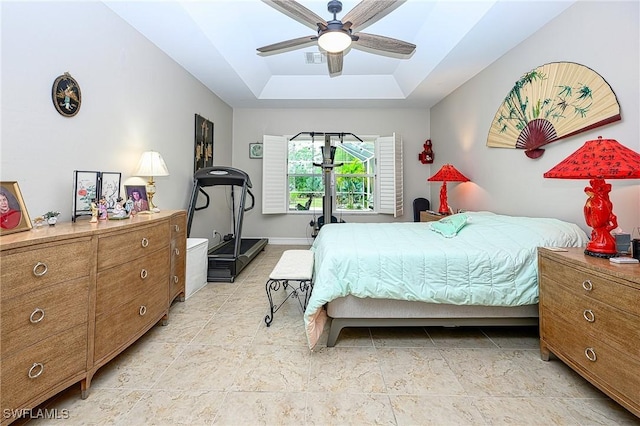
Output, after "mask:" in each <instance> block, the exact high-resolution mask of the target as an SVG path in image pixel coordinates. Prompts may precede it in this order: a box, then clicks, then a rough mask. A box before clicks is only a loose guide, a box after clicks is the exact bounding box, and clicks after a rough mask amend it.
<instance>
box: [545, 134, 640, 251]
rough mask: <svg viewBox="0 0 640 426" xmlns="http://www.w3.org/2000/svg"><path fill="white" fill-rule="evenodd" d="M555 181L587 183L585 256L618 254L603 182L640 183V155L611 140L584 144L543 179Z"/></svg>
mask: <svg viewBox="0 0 640 426" xmlns="http://www.w3.org/2000/svg"><path fill="white" fill-rule="evenodd" d="M543 176H544V177H545V178H556V179H590V180H589V185H590V186H588V187H586V188H585V189H584V192H585V193H586V194H587V196H588V198H587V202H586V204H585V205H584V219H585V221H586V222H587V225H588V226H590V227H591V228H592V231H591V241H589V243H588V244H587V247H586V249H585V251H584V253H585V254H587V255H589V256H595V257H603V258H609V257H614V256H615V255H616V254H617V250H616V240H615V238H614V237H613V236H612V235H611V231H612V230H613V229H616V228H617V227H618V218H617V217H616V215H615V214H613V204H612V203H611V200H609V192H611V184H608V183H606V182H605V181H604V180H605V179H640V154H638V153H637V152H635V151H633V150H631V149H629V148H627V147H625V146H623V145H621V144H620V143H618V141H616V140H614V139H602V137H601V136H600V137H598V139H597V140H591V141H587V142H586V143H585V144H584V145H583V146H582V147H581V148H580V149H578V150H577V151H576V152H574V153H573V154H571V155H570V156H569V157H567V158H565V159H564V160H562V161H561V162H560V163H559V164H558V165H556V166H555V167H554V168H552V169H551V170H549V171H548V172H546V173H545V174H544V175H543Z"/></svg>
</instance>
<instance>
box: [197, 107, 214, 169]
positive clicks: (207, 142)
mask: <svg viewBox="0 0 640 426" xmlns="http://www.w3.org/2000/svg"><path fill="white" fill-rule="evenodd" d="M211 166H213V122H212V121H209V120H207V119H206V118H204V117H202V116H200V115H198V114H196V119H195V145H194V153H193V173H195V172H197V171H198V170H200V169H203V168H205V167H211Z"/></svg>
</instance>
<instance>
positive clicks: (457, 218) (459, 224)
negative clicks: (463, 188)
mask: <svg viewBox="0 0 640 426" xmlns="http://www.w3.org/2000/svg"><path fill="white" fill-rule="evenodd" d="M468 221H469V217H468V216H467V215H466V214H464V213H459V214H454V215H451V216H447V217H445V218H443V219H440V220H439V221H437V222H429V228H430V229H431V230H432V231H435V232H437V233H439V234H442V235H443V236H445V237H447V238H453V237H455V236H456V235H458V232H460V230H461V229H462V228H463V227H464V226H465V225H466V224H467V222H468Z"/></svg>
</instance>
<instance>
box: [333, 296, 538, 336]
mask: <svg viewBox="0 0 640 426" xmlns="http://www.w3.org/2000/svg"><path fill="white" fill-rule="evenodd" d="M327 316H328V317H329V318H331V327H330V330H329V336H328V338H327V346H329V347H332V346H335V344H336V341H337V339H338V336H339V335H340V331H342V329H343V328H345V327H426V326H443V327H458V326H465V325H469V326H513V325H537V324H538V304H535V305H525V306H517V307H502V306H478V305H445V304H434V303H424V302H414V301H405V300H389V299H371V298H367V299H361V298H358V297H355V296H351V295H349V296H345V297H340V298H338V299H335V300H333V301H331V302H329V303H327Z"/></svg>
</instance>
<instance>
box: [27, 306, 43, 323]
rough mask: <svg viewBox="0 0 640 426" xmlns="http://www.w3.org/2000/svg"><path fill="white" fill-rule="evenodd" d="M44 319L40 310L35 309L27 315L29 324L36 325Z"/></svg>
mask: <svg viewBox="0 0 640 426" xmlns="http://www.w3.org/2000/svg"><path fill="white" fill-rule="evenodd" d="M43 319H44V311H43V310H42V309H40V308H36V309H35V310H34V311H33V312H31V315H29V321H30V322H31V324H37V323H39V322H40V321H42V320H43Z"/></svg>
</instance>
